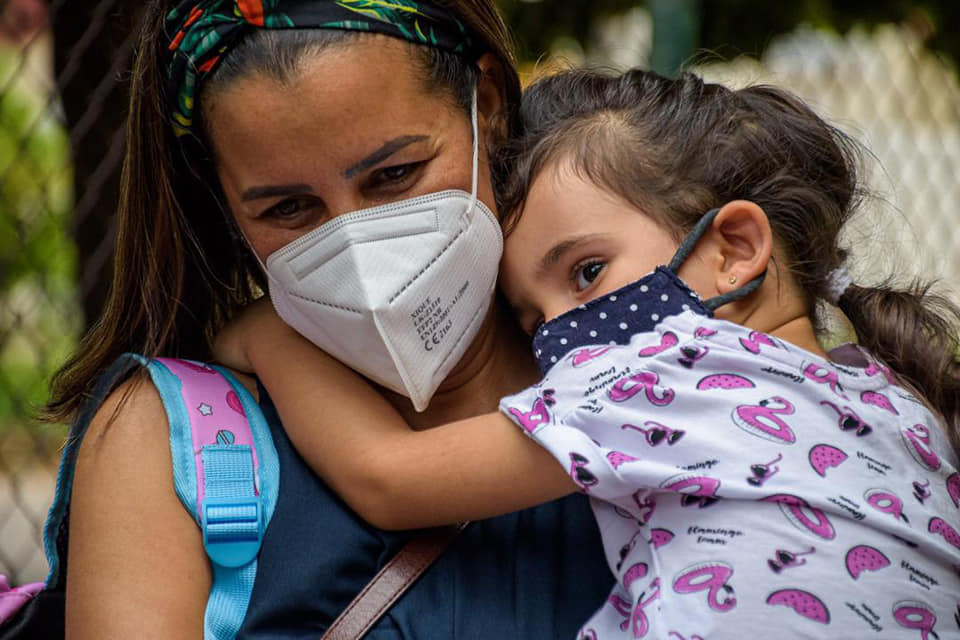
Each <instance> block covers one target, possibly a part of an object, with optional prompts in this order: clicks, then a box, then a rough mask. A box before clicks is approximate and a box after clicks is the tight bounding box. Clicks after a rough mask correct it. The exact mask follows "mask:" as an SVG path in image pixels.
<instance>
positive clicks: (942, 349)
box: [838, 281, 960, 452]
mask: <svg viewBox="0 0 960 640" xmlns="http://www.w3.org/2000/svg"><path fill="white" fill-rule="evenodd" d="M838 306H839V307H840V310H841V311H843V313H844V314H845V315H846V316H847V319H848V320H850V323H851V324H852V325H853V328H854V330H855V331H856V332H857V340H858V341H859V343H860V344H861V345H862V346H864V347H866V349H867V350H868V351H870V352H871V353H872V354H873V355H874V356H876V357H877V358H879V359H880V360H882V361H883V362H884V363H886V364H888V365H889V366H890V367H891V368H892V369H893V371H894V372H895V373H896V375H897V376H898V377H900V378H901V379H902V382H903V383H905V384H907V385H908V386H910V387H913V389H914V390H916V391H917V392H919V393H920V394H921V395H922V396H923V397H924V398H926V399H927V401H928V402H929V403H930V405H931V406H932V408H933V409H935V410H936V411H938V412H939V413H940V414H941V415H942V416H943V420H944V424H945V426H946V429H947V437H948V438H949V439H950V443H951V444H952V445H953V449H954V451H958V452H960V335H958V332H960V308H958V307H957V305H955V304H953V303H952V302H951V301H950V300H948V299H947V298H946V297H944V296H942V295H939V294H936V293H934V292H932V291H931V283H929V282H928V283H923V282H920V281H914V282H913V283H911V284H910V285H909V286H907V287H904V288H895V287H893V286H890V285H889V284H882V285H879V286H877V287H861V286H856V285H851V286H850V287H848V288H847V290H846V292H845V293H844V294H843V295H842V296H841V297H840V299H839V301H838Z"/></svg>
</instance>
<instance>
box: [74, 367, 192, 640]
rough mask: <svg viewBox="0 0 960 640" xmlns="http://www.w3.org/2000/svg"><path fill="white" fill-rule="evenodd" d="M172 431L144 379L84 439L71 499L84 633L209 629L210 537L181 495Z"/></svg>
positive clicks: (109, 402)
mask: <svg viewBox="0 0 960 640" xmlns="http://www.w3.org/2000/svg"><path fill="white" fill-rule="evenodd" d="M168 433H169V432H168V428H167V417H166V412H165V410H164V406H163V402H162V400H161V397H160V394H159V393H158V392H157V390H156V388H155V387H154V386H153V385H152V384H150V381H149V377H148V376H147V375H146V374H144V373H136V374H134V375H133V376H132V377H131V378H129V379H128V380H126V381H125V382H123V383H121V384H120V385H118V386H117V387H116V388H115V389H114V390H113V391H112V392H111V393H110V394H109V395H108V396H107V397H106V399H105V400H104V402H103V403H102V404H101V405H100V407H99V409H98V410H97V412H96V413H95V414H94V416H93V418H92V420H91V422H90V425H89V427H88V428H87V430H86V433H85V435H84V436H83V440H82V442H81V443H80V447H79V453H78V455H77V460H76V467H75V475H74V479H73V489H72V494H71V498H70V503H71V505H70V537H69V557H70V562H69V564H68V572H69V579H68V581H67V598H68V604H69V606H68V618H67V624H68V628H71V629H73V630H74V631H79V630H83V629H91V630H92V629H98V630H99V631H103V630H104V629H110V630H112V631H115V632H117V635H121V634H123V633H126V632H127V631H133V630H134V629H143V628H156V629H161V628H165V626H164V625H169V624H170V623H171V621H172V620H174V619H176V620H178V622H177V624H176V626H177V627H178V629H177V630H174V631H176V632H175V633H173V635H172V636H171V637H177V636H178V635H183V636H184V637H186V636H188V635H190V634H193V635H196V632H197V631H199V629H200V628H201V624H202V617H203V607H204V604H205V602H206V592H207V591H208V590H209V588H210V575H209V569H208V568H207V567H208V565H207V562H206V560H205V558H206V556H205V553H204V550H203V544H202V541H201V536H200V531H199V529H198V528H197V525H196V523H195V522H194V520H193V517H192V516H191V514H189V513H188V512H187V511H186V509H184V508H183V505H182V504H181V503H180V500H179V498H178V497H177V495H176V492H175V491H174V487H173V482H172V477H173V464H172V458H171V452H170V446H169V436H168ZM174 550H175V552H174ZM164 576H168V577H169V578H165V577H164ZM125 603H126V604H125ZM129 603H136V606H135V607H134V606H133V605H131V604H129ZM144 605H147V606H144ZM152 605H156V606H152ZM163 612H166V614H165V613H163ZM173 612H176V616H169V615H168V614H171V613H173ZM145 617H146V618H145ZM181 625H182V628H179V627H180V626H181ZM168 628H169V627H168ZM106 635H111V634H110V633H108V634H106ZM134 635H136V634H134Z"/></svg>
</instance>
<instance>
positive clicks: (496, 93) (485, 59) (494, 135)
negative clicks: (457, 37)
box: [477, 53, 507, 141]
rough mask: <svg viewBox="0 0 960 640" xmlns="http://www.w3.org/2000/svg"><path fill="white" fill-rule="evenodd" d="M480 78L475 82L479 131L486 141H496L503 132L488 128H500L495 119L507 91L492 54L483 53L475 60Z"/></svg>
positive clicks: (501, 69) (499, 122) (497, 62)
mask: <svg viewBox="0 0 960 640" xmlns="http://www.w3.org/2000/svg"><path fill="white" fill-rule="evenodd" d="M477 68H478V69H479V70H480V78H479V79H478V80H477V116H478V124H479V127H480V131H481V132H482V133H483V134H485V136H486V138H487V140H488V141H489V140H491V139H498V138H499V137H500V136H502V135H504V134H505V133H506V132H505V131H490V127H502V126H503V125H504V122H503V120H502V119H501V118H497V117H496V116H497V114H498V113H500V111H501V109H502V108H503V105H504V103H505V102H506V99H507V98H506V96H507V89H506V81H505V79H504V74H503V66H502V65H501V64H500V60H499V59H498V58H497V56H495V55H493V54H492V53H485V54H483V55H482V56H480V58H479V59H478V60H477Z"/></svg>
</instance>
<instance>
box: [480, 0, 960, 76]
mask: <svg viewBox="0 0 960 640" xmlns="http://www.w3.org/2000/svg"><path fill="white" fill-rule="evenodd" d="M669 1H670V0H665V1H664V2H662V3H661V4H663V5H666V4H667V3H668V2H669ZM497 4H498V6H499V7H500V8H501V11H502V13H503V16H504V18H505V20H506V22H507V24H508V25H510V28H511V29H512V30H513V32H514V34H515V35H516V38H517V40H518V43H519V52H520V57H521V59H522V60H535V59H537V58H538V57H539V56H540V55H541V54H542V53H543V52H545V51H548V50H549V49H550V45H551V44H552V43H553V42H554V41H555V40H556V39H557V38H559V37H572V38H574V39H575V40H577V41H578V42H580V44H581V45H584V46H586V45H587V44H588V43H589V40H590V35H591V29H592V28H593V27H594V25H595V24H596V20H597V19H598V18H602V17H605V16H610V15H615V14H618V13H621V12H624V11H626V10H627V9H630V8H632V7H636V6H647V7H650V6H651V5H652V4H653V2H649V1H648V2H643V1H638V0H563V1H562V2H558V1H556V0H497ZM683 4H684V5H692V8H693V10H694V11H696V12H697V14H698V18H699V19H698V22H699V34H698V38H697V43H696V48H697V49H700V50H707V51H712V52H715V53H717V54H719V55H721V56H722V57H727V58H729V57H734V56H736V55H738V54H741V53H745V54H750V55H757V56H759V55H760V54H762V53H763V51H764V49H765V48H766V46H767V44H769V42H770V40H771V39H772V38H773V36H776V35H778V34H781V33H787V32H789V31H792V30H793V29H795V28H796V27H797V26H799V25H801V24H808V25H812V26H814V27H819V28H824V29H833V30H835V31H838V32H840V33H846V32H847V31H848V30H849V29H850V28H851V27H853V26H854V25H857V24H863V25H876V24H880V23H888V22H896V23H900V22H908V23H910V24H911V25H913V26H914V27H915V28H917V29H918V30H920V31H921V32H923V33H924V35H925V36H927V37H928V38H929V39H928V40H927V45H928V46H929V47H930V48H931V49H933V50H934V51H937V52H939V53H941V54H943V55H945V56H946V57H948V58H950V59H952V60H953V61H954V62H956V61H957V60H960V38H958V37H957V34H956V28H957V25H958V24H960V2H957V0H849V1H847V2H831V1H830V0H799V1H796V2H770V1H769V0H693V1H685V2H684V3H683ZM658 46H669V43H667V44H666V45H665V44H664V43H663V42H660V43H657V42H654V48H656V47H658ZM689 53H690V54H691V55H692V54H694V53H695V51H690V52H689Z"/></svg>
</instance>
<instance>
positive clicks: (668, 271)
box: [533, 209, 766, 374]
mask: <svg viewBox="0 0 960 640" xmlns="http://www.w3.org/2000/svg"><path fill="white" fill-rule="evenodd" d="M719 211H720V210H719V209H712V210H710V211H708V212H707V213H705V214H704V215H703V217H702V218H701V219H700V221H699V222H697V225H696V226H695V227H694V228H693V230H692V231H690V233H689V234H688V235H687V237H686V238H684V240H683V242H682V243H680V247H679V248H677V252H676V254H675V255H674V256H673V259H672V260H671V261H670V264H669V265H665V266H664V265H661V266H659V267H657V268H656V269H655V270H654V271H653V272H652V273H649V274H647V275H646V276H644V277H643V278H640V279H639V280H637V281H636V282H632V283H630V284H628V285H626V286H624V287H621V288H619V289H617V290H616V291H612V292H610V293H607V294H604V295H603V296H601V297H599V298H596V299H594V300H591V301H590V302H588V303H586V304H582V305H580V306H579V307H577V308H575V309H571V310H570V311H567V312H566V313H563V314H561V315H559V316H557V317H556V318H554V319H553V320H551V321H550V322H547V323H544V324H542V325H541V326H540V327H539V328H538V329H537V332H536V334H534V336H533V354H534V356H535V357H536V359H537V363H538V364H539V365H540V372H541V373H544V374H545V373H546V372H547V371H548V370H549V369H550V367H552V366H553V365H554V364H556V363H557V362H559V361H561V360H562V359H563V358H564V357H565V356H566V355H567V354H568V353H570V352H571V351H572V350H573V349H580V348H583V347H588V346H599V345H610V344H619V345H624V344H627V343H629V342H630V338H631V337H632V336H633V335H634V334H636V333H642V332H645V331H651V330H653V328H654V327H656V326H657V324H659V323H660V321H661V320H663V319H664V318H666V317H667V316H672V315H677V314H680V313H683V312H684V311H688V310H689V311H694V312H695V313H700V314H703V315H705V316H708V317H712V316H713V311H714V310H715V309H717V308H718V307H721V306H723V305H725V304H727V303H729V302H733V301H734V300H739V299H740V298H743V297H745V296H748V295H750V294H751V293H753V292H754V291H756V289H757V287H759V286H760V284H761V283H762V282H763V278H764V276H765V275H766V273H763V274H760V275H759V276H758V277H756V278H755V279H753V280H751V281H750V282H748V283H747V284H745V285H744V286H742V287H740V288H739V289H736V290H735V291H731V292H729V293H725V294H723V295H720V296H716V297H714V298H710V299H709V300H701V299H700V296H698V295H697V294H696V293H695V292H694V291H693V290H692V289H690V287H688V286H687V285H686V284H685V283H684V282H683V280H681V279H680V278H679V277H678V276H677V270H678V269H680V265H682V264H683V262H684V261H685V260H686V259H687V257H688V256H689V255H690V253H691V252H692V251H693V248H694V247H695V246H696V244H697V242H698V241H699V240H700V238H701V237H702V236H703V234H704V233H706V231H707V229H708V228H709V227H710V224H711V223H712V222H713V219H714V218H715V217H716V216H717V213H719Z"/></svg>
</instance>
